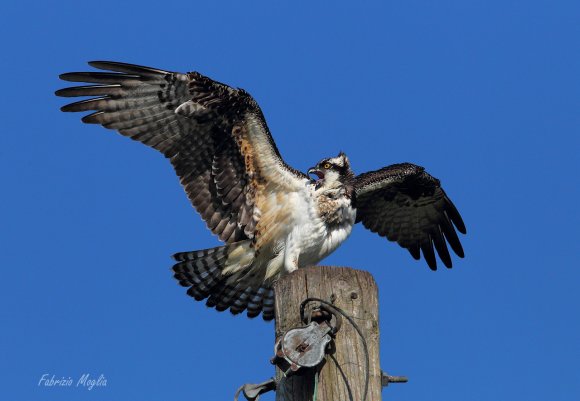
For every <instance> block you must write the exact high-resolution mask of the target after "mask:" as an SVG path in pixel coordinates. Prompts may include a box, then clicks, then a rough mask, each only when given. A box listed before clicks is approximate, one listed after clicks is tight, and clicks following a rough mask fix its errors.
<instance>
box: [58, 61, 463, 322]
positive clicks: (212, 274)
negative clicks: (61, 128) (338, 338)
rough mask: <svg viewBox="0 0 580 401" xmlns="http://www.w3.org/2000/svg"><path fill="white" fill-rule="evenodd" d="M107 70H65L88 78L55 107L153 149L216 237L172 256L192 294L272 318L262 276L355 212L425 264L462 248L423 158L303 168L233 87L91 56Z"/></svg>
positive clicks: (296, 259)
mask: <svg viewBox="0 0 580 401" xmlns="http://www.w3.org/2000/svg"><path fill="white" fill-rule="evenodd" d="M89 64H90V65H91V66H92V67H95V68H97V69H100V70H106V71H109V72H96V71H95V72H72V73H67V74H62V75H61V76H60V78H61V79H63V80H65V81H72V82H83V83H89V84H91V85H86V86H76V87H72V88H65V89H61V90H59V91H57V92H56V94H57V95H58V96H64V97H77V96H81V97H91V98H89V99H87V100H81V101H79V102H76V103H71V104H69V105H66V106H64V107H62V111H73V112H77V111H81V112H82V111H94V112H93V113H92V114H88V115H86V116H84V117H83V118H82V121H83V122H85V123H90V124H101V125H103V126H104V127H106V128H111V129H115V130H117V131H118V132H119V133H121V134H122V135H124V136H128V137H130V138H131V139H134V140H137V141H140V142H142V143H144V144H146V145H148V146H150V147H152V148H155V149H157V150H159V151H160V152H161V153H163V154H164V155H165V157H167V158H169V160H170V161H171V164H172V165H173V167H174V168H175V171H176V173H177V175H178V176H179V179H180V181H181V184H182V185H183V187H184V189H185V192H186V193H187V196H188V197H189V199H190V201H191V203H192V204H193V206H194V207H195V209H196V210H197V211H198V212H199V214H200V215H201V217H202V218H203V220H204V221H205V222H206V224H207V226H208V228H209V229H210V230H211V231H212V232H213V233H214V234H216V235H217V236H218V237H219V238H220V240H222V241H224V243H225V245H223V246H221V247H217V248H212V249H206V250H200V251H192V252H181V253H177V254H175V255H174V258H175V260H176V261H177V264H175V266H174V267H173V271H174V275H175V278H176V279H177V280H178V281H179V283H180V284H181V285H182V286H184V287H188V290H187V293H188V294H189V295H191V296H192V297H194V298H195V299H196V300H203V299H207V305H208V306H211V307H215V308H216V309H217V310H220V311H222V310H226V309H229V310H230V311H231V312H232V313H234V314H236V313H240V312H243V311H244V310H247V314H248V316H250V317H255V316H257V315H259V314H260V313H262V316H263V318H264V319H265V320H270V319H272V318H273V317H274V293H273V290H272V284H273V282H274V281H275V280H277V279H278V278H279V277H280V276H281V275H283V274H287V273H289V272H292V271H294V270H296V269H298V268H300V267H304V266H310V265H314V264H316V263H318V262H319V261H320V260H321V259H323V258H324V257H326V256H327V255H329V254H330V253H331V252H332V251H334V250H335V249H336V248H337V247H338V246H339V245H340V244H341V243H342V242H343V241H344V240H345V239H346V238H347V237H348V236H349V235H350V232H351V229H352V226H353V225H354V224H355V223H356V222H362V224H363V225H364V226H365V227H366V228H368V229H369V230H371V231H373V232H376V233H377V234H379V235H381V236H384V237H386V238H387V239H389V240H390V241H396V242H397V243H398V244H399V245H400V246H402V247H404V248H406V249H408V250H409V252H410V253H411V255H412V256H413V257H414V258H415V259H419V258H420V255H421V253H422V254H423V257H424V258H425V260H426V261H427V264H428V265H429V267H430V268H431V269H432V270H436V268H437V261H436V257H435V251H436V252H437V254H438V255H439V258H440V259H441V261H442V262H443V264H444V265H445V266H447V267H449V268H450V267H451V265H452V262H451V256H450V254H449V250H448V248H447V244H449V246H450V247H451V249H452V250H453V251H454V252H455V253H456V254H457V255H458V256H459V257H463V248H462V246H461V243H460V241H459V238H458V236H457V233H456V231H455V230H457V231H459V232H461V233H463V234H465V232H466V229H465V224H464V223H463V220H462V219H461V216H460V214H459V212H458V211H457V209H456V208H455V206H454V205H453V203H452V202H451V200H450V199H449V198H448V197H447V195H446V194H445V192H444V191H443V189H442V188H441V186H440V183H439V180H437V179H436V178H434V177H432V176H430V175H429V174H428V173H427V172H425V170H424V168H422V167H419V166H416V165H414V164H410V163H403V164H395V165H392V166H388V167H385V168H382V169H380V170H377V171H372V172H368V173H364V174H361V175H358V176H355V175H354V173H353V172H352V170H351V168H350V163H349V160H348V158H347V157H346V155H345V154H344V153H342V152H341V153H340V154H339V155H338V156H336V157H332V158H326V159H323V160H321V161H320V162H319V163H318V164H317V165H316V166H315V167H313V168H311V169H309V171H308V174H310V175H316V176H317V179H316V180H314V179H311V178H310V177H309V175H306V174H304V173H302V172H300V171H297V170H296V169H294V168H292V167H290V166H289V165H287V164H286V163H285V162H284V160H283V159H282V157H281V156H280V153H279V151H278V149H277V148H276V144H275V143H274V140H273V139H272V135H271V134H270V131H269V129H268V126H267V124H266V121H265V119H264V116H263V114H262V111H261V110H260V107H259V106H258V104H257V103H256V101H255V100H254V99H253V98H252V97H251V96H250V95H249V94H248V93H247V92H246V91H244V90H243V89H235V88H231V87H229V86H227V85H224V84H222V83H219V82H217V81H213V80H211V79H210V78H208V77H205V76H203V75H201V74H199V73H197V72H190V73H187V74H182V73H176V72H170V71H163V70H158V69H154V68H149V67H142V66H137V65H132V64H125V63H118V62H109V61H94V62H90V63H89Z"/></svg>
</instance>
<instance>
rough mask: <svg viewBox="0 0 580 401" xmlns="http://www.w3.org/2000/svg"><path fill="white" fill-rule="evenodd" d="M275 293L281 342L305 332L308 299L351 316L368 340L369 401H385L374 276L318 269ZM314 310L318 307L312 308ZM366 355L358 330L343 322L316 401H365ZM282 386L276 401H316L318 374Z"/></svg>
mask: <svg viewBox="0 0 580 401" xmlns="http://www.w3.org/2000/svg"><path fill="white" fill-rule="evenodd" d="M274 290H275V293H276V305H275V307H276V337H279V336H280V335H282V334H283V333H285V332H286V331H288V330H290V329H293V328H296V327H300V326H304V324H303V323H302V322H301V321H300V304H301V302H302V301H303V300H304V299H306V298H309V297H316V298H321V299H323V300H325V301H328V302H332V303H333V304H334V305H335V306H337V307H339V308H341V309H343V310H344V311H345V312H346V313H347V314H348V315H349V316H351V317H352V318H353V319H354V321H355V322H356V323H357V325H358V326H359V327H360V329H361V331H362V334H363V336H364V337H365V339H366V343H367V347H368V354H369V372H368V374H369V385H368V393H367V398H366V399H367V401H380V400H381V389H382V387H381V367H380V363H379V322H378V319H379V313H378V291H377V286H376V283H375V281H374V279H373V277H372V276H371V275H370V273H368V272H365V271H360V270H354V269H350V268H345V267H330V266H316V267H312V268H304V269H298V270H297V271H295V272H293V273H292V274H289V275H287V276H285V277H283V278H281V279H280V280H279V281H278V282H276V283H275V285H274ZM313 304H315V302H314V303H313ZM365 375H366V372H365V355H364V348H363V344H362V340H361V338H360V336H359V335H358V333H357V332H356V330H355V329H354V327H353V326H352V325H351V324H350V323H349V322H348V321H347V320H346V319H343V322H342V327H341V328H340V330H339V331H338V333H337V334H336V338H335V340H334V346H333V351H332V353H331V354H330V355H327V356H326V361H325V363H324V365H323V366H322V368H321V369H320V374H319V378H318V384H317V391H316V401H362V399H363V392H364V387H365ZM276 378H277V379H278V380H279V384H278V388H277V390H276V401H311V400H312V399H313V394H314V369H310V370H304V371H302V370H300V371H299V373H297V374H295V375H292V376H289V377H284V375H283V373H282V372H281V371H280V370H279V369H278V368H276Z"/></svg>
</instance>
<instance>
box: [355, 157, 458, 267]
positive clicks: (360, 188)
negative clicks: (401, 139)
mask: <svg viewBox="0 0 580 401" xmlns="http://www.w3.org/2000/svg"><path fill="white" fill-rule="evenodd" d="M354 190H355V206H356V208H357V212H356V213H357V216H356V221H357V222H359V221H361V222H362V223H363V225H364V226H365V227H366V228H368V229H369V230H371V231H372V232H375V233H377V234H379V235H380V236H382V237H386V238H387V239H388V240H390V241H396V242H397V243H398V244H399V245H401V246H402V247H403V248H406V249H408V250H409V252H410V253H411V255H412V256H413V258H415V259H419V258H420V254H421V252H422V253H423V257H424V258H425V260H426V261H427V264H428V265H429V267H430V268H431V269H432V270H436V269H437V261H436V260H435V252H434V251H433V246H435V249H436V250H437V253H438V254H439V258H440V259H441V260H442V261H443V263H444V264H445V266H447V267H448V268H450V267H451V266H452V263H451V256H450V255H449V250H448V249H447V243H448V244H449V245H450V246H451V249H453V251H454V252H455V253H456V254H457V256H459V257H461V258H462V257H463V256H464V254H463V248H462V246H461V242H459V238H458V237H457V233H456V232H455V229H457V230H458V231H459V232H461V233H463V234H465V233H466V229H465V224H464V223H463V220H462V219H461V216H460V215H459V212H458V211H457V209H456V208H455V205H453V202H451V200H450V199H449V198H448V197H447V194H445V191H443V188H441V186H440V182H439V180H438V179H436V178H434V177H432V176H431V175H429V174H427V173H426V172H425V169H424V168H423V167H420V166H416V165H414V164H410V163H403V164H394V165H392V166H388V167H384V168H382V169H380V170H377V171H372V172H368V173H364V174H361V175H359V176H357V177H356V178H355V179H354Z"/></svg>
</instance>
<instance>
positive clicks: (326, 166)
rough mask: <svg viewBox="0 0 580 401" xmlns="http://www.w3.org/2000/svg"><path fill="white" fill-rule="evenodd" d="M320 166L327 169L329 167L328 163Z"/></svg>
mask: <svg viewBox="0 0 580 401" xmlns="http://www.w3.org/2000/svg"><path fill="white" fill-rule="evenodd" d="M322 167H324V168H326V169H329V168H330V163H324V166H322Z"/></svg>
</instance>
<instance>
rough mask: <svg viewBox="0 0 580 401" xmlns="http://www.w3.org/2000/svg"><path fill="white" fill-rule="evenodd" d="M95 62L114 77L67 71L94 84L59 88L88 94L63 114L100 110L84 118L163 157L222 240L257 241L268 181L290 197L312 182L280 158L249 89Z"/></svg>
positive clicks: (70, 76)
mask: <svg viewBox="0 0 580 401" xmlns="http://www.w3.org/2000/svg"><path fill="white" fill-rule="evenodd" d="M89 64H90V65H91V66H93V67H95V68H97V69H101V70H108V71H110V72H96V71H95V72H72V73H67V74H62V75H61V76H60V78H61V79H63V80H65V81H72V82H86V83H89V84H92V85H86V86H77V87H72V88H66V89H61V90H59V91H57V92H56V94H57V95H58V96H64V97H78V96H85V97H86V96H88V97H90V98H89V99H86V100H82V101H79V102H76V103H72V104H69V105H66V106H64V107H62V110H63V111H73V112H78V111H89V110H94V111H95V112H94V113H92V114H89V115H86V116H84V117H83V118H82V121H83V122H85V123H91V124H101V125H103V126H104V127H106V128H110V129H115V130H117V131H118V132H119V133H121V134H122V135H124V136H127V137H130V138H131V139H134V140H137V141H140V142H142V143H144V144H146V145H148V146H150V147H152V148H154V149H157V150H158V151H160V152H161V153H163V154H164V155H165V156H166V157H167V158H169V159H170V160H171V163H172V164H173V167H174V168H175V171H176V172H177V175H178V176H179V178H180V181H181V184H182V185H183V186H184V188H185V191H186V193H187V195H188V197H189V199H190V200H191V203H192V204H193V206H194V207H195V209H196V210H197V211H198V212H199V213H200V214H201V217H202V218H203V219H204V220H205V222H206V224H207V226H208V228H210V229H211V230H212V232H213V233H215V234H217V235H218V236H219V238H220V239H221V240H223V241H225V242H227V243H232V242H236V241H240V240H243V239H247V238H253V237H254V235H255V228H256V225H257V223H258V220H259V218H260V213H259V210H257V209H259V207H260V205H259V202H260V201H259V198H260V195H264V194H262V193H261V191H263V188H264V185H263V184H264V183H265V182H268V183H269V184H270V188H272V187H275V188H276V189H277V190H279V191H282V192H291V191H293V190H295V189H296V188H299V187H301V186H303V185H304V182H306V181H307V180H308V177H307V176H306V175H304V174H302V173H300V172H298V171H296V170H294V169H292V168H291V167H289V166H288V165H287V164H286V163H285V162H284V161H283V160H282V157H281V156H280V153H279V152H278V149H277V148H276V145H275V143H274V141H273V139H272V136H271V134H270V131H269V130H268V127H267V125H266V121H265V120H264V117H263V115H262V111H261V110H260V108H259V106H258V104H257V103H256V102H255V100H254V99H253V98H252V97H251V96H250V95H249V94H248V93H247V92H245V91H244V90H242V89H235V88H231V87H229V86H227V85H224V84H221V83H219V82H216V81H213V80H211V79H210V78H207V77H205V76H203V75H201V74H199V73H196V72H192V73H187V74H182V73H176V72H170V71H163V70H158V69H154V68H149V67H142V66H137V65H132V64H125V63H117V62H107V61H96V62H91V63H89ZM262 198H263V197H262Z"/></svg>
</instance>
